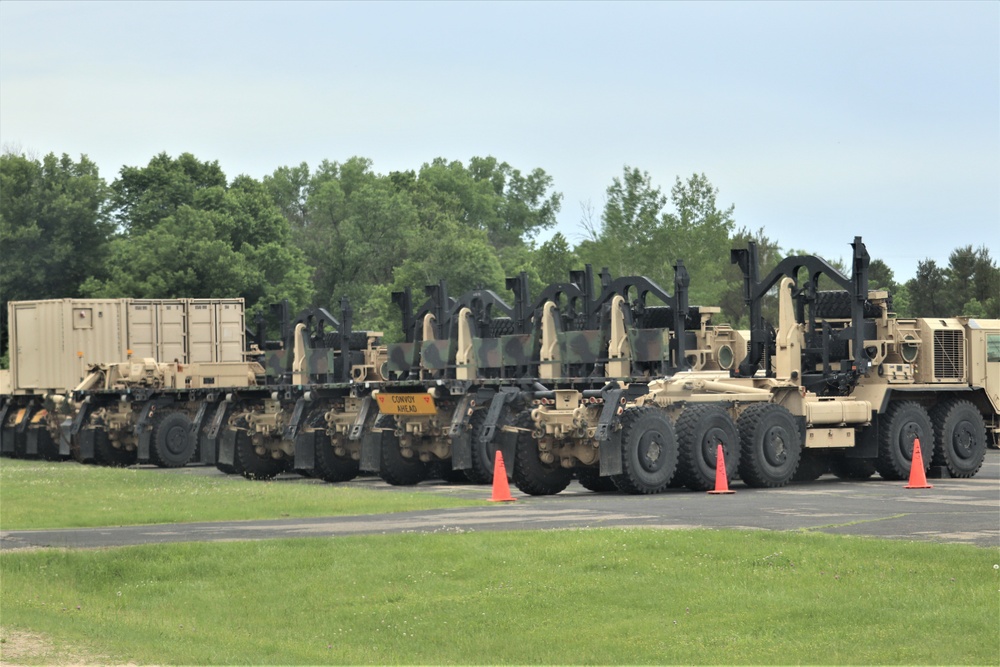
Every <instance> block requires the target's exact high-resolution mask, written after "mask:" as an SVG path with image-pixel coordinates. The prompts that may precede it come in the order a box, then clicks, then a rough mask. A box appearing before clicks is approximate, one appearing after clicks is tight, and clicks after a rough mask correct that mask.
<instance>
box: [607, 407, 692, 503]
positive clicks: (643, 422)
mask: <svg viewBox="0 0 1000 667" xmlns="http://www.w3.org/2000/svg"><path fill="white" fill-rule="evenodd" d="M677 454H678V452H677V435H676V433H675V432H674V425H673V424H671V423H670V420H669V419H668V418H667V416H666V415H665V414H663V412H662V411H661V410H660V409H659V408H654V407H652V406H643V407H639V408H629V409H628V410H626V411H625V413H624V414H623V415H622V472H621V474H620V475H615V476H614V480H615V485H616V486H617V487H618V489H619V490H620V491H623V492H625V493H632V494H650V493H662V492H663V491H664V490H666V488H667V486H668V485H669V484H670V480H671V479H673V476H674V473H675V472H676V471H677Z"/></svg>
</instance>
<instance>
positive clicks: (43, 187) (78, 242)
mask: <svg viewBox="0 0 1000 667" xmlns="http://www.w3.org/2000/svg"><path fill="white" fill-rule="evenodd" d="M107 196H108V186H107V183H106V182H105V181H104V179H103V178H101V176H100V174H99V173H98V169H97V165H95V164H94V163H93V162H91V161H90V160H89V159H88V158H87V156H86V155H82V156H80V159H79V160H78V161H73V160H72V159H71V158H70V157H69V156H68V155H65V154H64V155H62V157H58V158H57V157H56V156H55V155H54V154H51V153H50V154H49V155H46V156H45V157H44V158H43V159H42V160H37V159H31V158H29V157H27V156H25V155H22V154H14V153H6V154H3V155H0V249H2V252H3V261H2V262H0V300H2V304H0V320H2V322H0V328H2V336H3V341H4V343H3V346H4V349H6V344H7V343H6V341H7V302H8V301H11V300H30V299H52V298H71V297H78V296H81V291H80V285H81V283H83V281H84V280H86V279H87V278H88V277H90V276H100V275H103V270H104V269H103V267H104V261H105V257H106V256H107V253H108V244H109V238H110V236H111V234H112V232H113V230H114V223H113V222H111V220H110V218H109V216H108V211H107V207H106V199H107Z"/></svg>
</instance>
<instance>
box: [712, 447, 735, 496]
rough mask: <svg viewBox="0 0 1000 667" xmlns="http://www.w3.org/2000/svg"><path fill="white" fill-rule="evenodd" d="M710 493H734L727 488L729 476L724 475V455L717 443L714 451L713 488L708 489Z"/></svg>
mask: <svg viewBox="0 0 1000 667" xmlns="http://www.w3.org/2000/svg"><path fill="white" fill-rule="evenodd" d="M709 493H711V494H722V493H736V492H735V491H730V490H729V478H728V477H727V476H726V455H725V454H724V453H723V451H722V445H721V444H720V445H719V448H718V450H717V451H716V453H715V490H714V491H709Z"/></svg>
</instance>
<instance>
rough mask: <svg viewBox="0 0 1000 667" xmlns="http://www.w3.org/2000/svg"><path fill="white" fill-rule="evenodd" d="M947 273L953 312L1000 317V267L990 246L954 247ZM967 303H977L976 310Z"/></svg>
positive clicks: (948, 299)
mask: <svg viewBox="0 0 1000 667" xmlns="http://www.w3.org/2000/svg"><path fill="white" fill-rule="evenodd" d="M945 276H946V279H947V285H948V287H947V298H946V302H947V307H948V313H949V314H950V315H968V316H970V317H990V316H992V317H1000V303H998V302H1000V268H998V267H997V265H996V263H995V262H994V261H993V260H992V258H990V252H989V250H988V249H987V248H986V246H980V247H978V248H973V247H972V246H971V245H967V246H963V247H960V248H956V249H955V250H953V251H952V253H951V255H949V257H948V268H947V269H945ZM966 304H973V305H972V308H973V311H975V312H973V311H970V310H968V309H966ZM980 313H981V314H980ZM991 313H992V315H991Z"/></svg>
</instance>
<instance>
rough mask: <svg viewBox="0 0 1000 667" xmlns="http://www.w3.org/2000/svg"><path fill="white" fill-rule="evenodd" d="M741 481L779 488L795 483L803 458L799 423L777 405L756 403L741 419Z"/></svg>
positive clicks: (757, 485) (760, 486) (761, 486)
mask: <svg viewBox="0 0 1000 667" xmlns="http://www.w3.org/2000/svg"><path fill="white" fill-rule="evenodd" d="M739 431H740V477H742V478H743V481H744V482H746V484H747V485H748V486H752V487H757V488H772V489H773V488H776V487H779V486H784V485H786V484H788V483H789V482H790V481H792V477H794V476H795V471H796V470H797V469H798V467H799V459H800V458H801V455H802V439H801V435H800V434H799V428H798V426H797V425H796V424H795V419H794V418H793V417H792V413H790V412H789V411H788V410H787V409H785V408H784V407H782V406H780V405H775V404H774V403H756V404H754V405H751V406H750V407H749V408H747V409H746V410H745V411H744V412H743V414H742V415H740V419H739Z"/></svg>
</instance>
